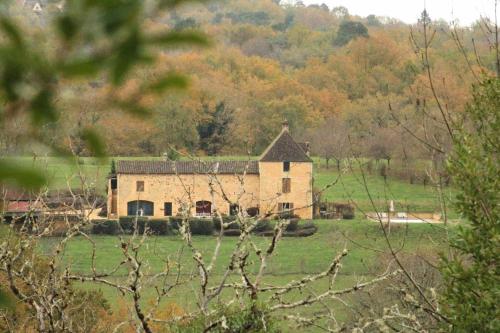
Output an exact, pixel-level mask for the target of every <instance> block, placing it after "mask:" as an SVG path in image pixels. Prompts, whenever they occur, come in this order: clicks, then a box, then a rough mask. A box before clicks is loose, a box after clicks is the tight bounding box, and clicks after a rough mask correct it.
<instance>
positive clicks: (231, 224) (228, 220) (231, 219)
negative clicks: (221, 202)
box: [213, 215, 240, 231]
mask: <svg viewBox="0 0 500 333" xmlns="http://www.w3.org/2000/svg"><path fill="white" fill-rule="evenodd" d="M236 219H237V218H236V216H227V215H223V216H222V222H223V223H224V224H225V225H226V227H225V229H238V230H239V229H240V224H239V222H238V221H236ZM220 222H221V221H220V218H219V217H214V218H213V223H214V229H215V231H220V224H221V223H220Z"/></svg>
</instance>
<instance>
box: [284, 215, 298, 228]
mask: <svg viewBox="0 0 500 333" xmlns="http://www.w3.org/2000/svg"><path fill="white" fill-rule="evenodd" d="M298 226H299V219H298V218H296V217H294V218H292V219H290V223H288V225H287V226H286V231H295V230H297V228H298Z"/></svg>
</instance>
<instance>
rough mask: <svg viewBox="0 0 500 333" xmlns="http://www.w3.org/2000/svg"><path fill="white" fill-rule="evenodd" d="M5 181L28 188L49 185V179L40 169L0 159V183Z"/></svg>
mask: <svg viewBox="0 0 500 333" xmlns="http://www.w3.org/2000/svg"><path fill="white" fill-rule="evenodd" d="M4 182H5V183H11V184H15V185H17V186H20V187H22V188H26V189H38V188H41V187H42V186H45V185H47V179H46V178H45V176H44V175H43V174H42V173H41V171H40V170H38V169H36V168H33V167H25V166H21V165H19V164H18V163H12V162H9V161H4V160H0V183H4Z"/></svg>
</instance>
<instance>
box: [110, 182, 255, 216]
mask: <svg viewBox="0 0 500 333" xmlns="http://www.w3.org/2000/svg"><path fill="white" fill-rule="evenodd" d="M240 178H242V179H243V184H244V185H242V183H241V181H240ZM117 179H118V191H117V206H118V207H117V212H118V214H117V215H118V216H125V215H127V203H128V202H129V201H134V200H147V201H151V202H153V203H154V217H163V216H164V212H163V207H164V203H165V202H171V203H172V214H173V215H177V214H178V212H179V211H180V209H181V204H184V205H186V206H188V207H189V206H191V214H192V215H195V203H196V201H200V200H207V201H210V202H211V203H212V210H215V209H217V210H218V211H220V212H221V213H223V214H229V204H228V203H227V202H226V201H225V200H224V199H223V192H224V193H225V195H226V196H227V197H228V198H229V199H230V200H231V201H234V202H236V201H239V202H240V204H241V206H242V208H244V209H246V208H249V207H256V206H258V204H259V185H260V183H259V176H258V175H253V174H252V175H246V176H244V177H243V175H239V176H236V175H217V177H214V176H209V175H194V174H193V175H165V174H163V175H130V174H118V175H117ZM137 181H144V192H137V191H136V182H137ZM210 183H211V184H212V188H213V191H211V186H210V185H209V184H210ZM238 197H240V199H239V200H237V199H238Z"/></svg>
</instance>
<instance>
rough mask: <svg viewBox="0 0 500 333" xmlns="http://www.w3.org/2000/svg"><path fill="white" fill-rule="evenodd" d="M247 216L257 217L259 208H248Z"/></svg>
mask: <svg viewBox="0 0 500 333" xmlns="http://www.w3.org/2000/svg"><path fill="white" fill-rule="evenodd" d="M247 214H248V216H250V217H255V216H257V215H259V207H249V208H248V209H247Z"/></svg>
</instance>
